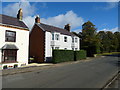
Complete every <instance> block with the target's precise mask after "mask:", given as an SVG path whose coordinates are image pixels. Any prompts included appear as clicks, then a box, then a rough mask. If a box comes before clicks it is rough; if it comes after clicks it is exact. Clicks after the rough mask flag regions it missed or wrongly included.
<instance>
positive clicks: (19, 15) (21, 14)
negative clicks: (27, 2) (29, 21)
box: [17, 8, 23, 21]
mask: <svg viewBox="0 0 120 90" xmlns="http://www.w3.org/2000/svg"><path fill="white" fill-rule="evenodd" d="M17 18H18V19H19V20H20V21H21V20H22V18H23V12H22V8H20V9H19V11H18V14H17Z"/></svg>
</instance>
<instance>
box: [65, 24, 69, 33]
mask: <svg viewBox="0 0 120 90" xmlns="http://www.w3.org/2000/svg"><path fill="white" fill-rule="evenodd" d="M64 29H66V30H67V31H69V32H70V24H67V25H65V27H64Z"/></svg>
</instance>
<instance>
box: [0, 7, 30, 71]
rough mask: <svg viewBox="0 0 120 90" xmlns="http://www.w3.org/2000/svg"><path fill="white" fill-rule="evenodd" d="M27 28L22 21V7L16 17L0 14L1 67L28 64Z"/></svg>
mask: <svg viewBox="0 0 120 90" xmlns="http://www.w3.org/2000/svg"><path fill="white" fill-rule="evenodd" d="M28 49H29V29H28V27H27V26H26V25H25V24H24V23H23V21H22V9H20V10H19V11H18V15H17V18H15V17H11V16H7V15H2V14H1V15H0V63H1V69H3V68H14V67H20V66H22V65H27V64H28Z"/></svg>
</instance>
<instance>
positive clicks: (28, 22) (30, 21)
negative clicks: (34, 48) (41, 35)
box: [23, 16, 35, 30]
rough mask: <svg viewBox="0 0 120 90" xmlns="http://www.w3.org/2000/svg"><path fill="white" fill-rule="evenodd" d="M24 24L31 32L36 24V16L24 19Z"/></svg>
mask: <svg viewBox="0 0 120 90" xmlns="http://www.w3.org/2000/svg"><path fill="white" fill-rule="evenodd" d="M23 22H24V23H25V24H26V25H27V26H28V28H29V29H30V30H31V29H32V27H33V25H34V23H35V16H33V17H32V16H27V17H25V18H23Z"/></svg>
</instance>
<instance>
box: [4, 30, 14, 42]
mask: <svg viewBox="0 0 120 90" xmlns="http://www.w3.org/2000/svg"><path fill="white" fill-rule="evenodd" d="M8 32H11V33H14V36H9V35H8V34H7V33H8ZM10 38H12V39H13V40H10ZM5 42H16V32H15V31H10V30H6V32H5Z"/></svg>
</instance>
